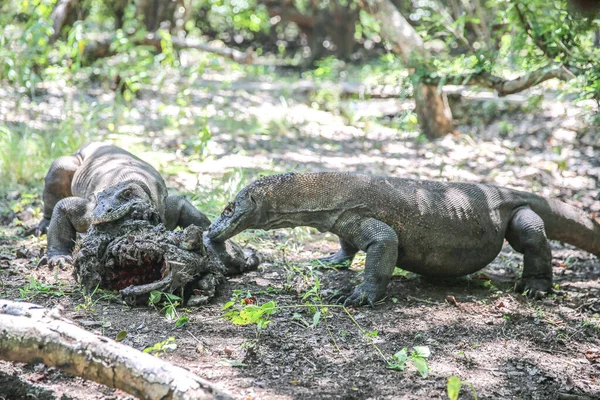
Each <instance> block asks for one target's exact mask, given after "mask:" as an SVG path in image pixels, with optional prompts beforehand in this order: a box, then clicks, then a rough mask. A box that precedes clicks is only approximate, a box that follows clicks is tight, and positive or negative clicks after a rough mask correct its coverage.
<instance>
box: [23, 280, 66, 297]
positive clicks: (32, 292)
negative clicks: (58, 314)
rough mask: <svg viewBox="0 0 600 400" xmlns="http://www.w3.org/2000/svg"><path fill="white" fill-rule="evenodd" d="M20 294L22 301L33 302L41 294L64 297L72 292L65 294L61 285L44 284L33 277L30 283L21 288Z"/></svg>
mask: <svg viewBox="0 0 600 400" xmlns="http://www.w3.org/2000/svg"><path fill="white" fill-rule="evenodd" d="M62 286H64V285H62ZM19 293H20V295H21V298H22V299H24V300H31V299H33V298H34V297H36V296H38V295H40V294H45V295H49V296H55V297H62V296H64V295H65V294H69V293H70V292H65V291H64V290H63V288H62V287H61V285H53V284H47V283H42V282H40V281H38V280H37V279H35V278H34V277H33V276H31V277H30V278H29V283H28V284H26V285H25V286H23V287H22V288H20V289H19Z"/></svg>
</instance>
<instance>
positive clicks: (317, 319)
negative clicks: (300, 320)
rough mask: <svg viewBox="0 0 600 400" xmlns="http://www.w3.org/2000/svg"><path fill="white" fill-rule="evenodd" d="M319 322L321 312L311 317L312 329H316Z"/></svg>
mask: <svg viewBox="0 0 600 400" xmlns="http://www.w3.org/2000/svg"><path fill="white" fill-rule="evenodd" d="M320 320H321V311H317V312H316V313H315V315H313V328H316V327H317V326H318V325H319V321H320Z"/></svg>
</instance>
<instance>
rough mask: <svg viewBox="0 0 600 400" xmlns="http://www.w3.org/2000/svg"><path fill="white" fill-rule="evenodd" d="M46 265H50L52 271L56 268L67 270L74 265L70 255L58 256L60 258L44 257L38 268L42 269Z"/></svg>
mask: <svg viewBox="0 0 600 400" xmlns="http://www.w3.org/2000/svg"><path fill="white" fill-rule="evenodd" d="M44 265H48V267H49V268H50V269H52V268H54V267H60V268H66V267H68V266H71V265H73V257H71V256H69V255H58V256H50V257H48V255H44V256H43V257H42V258H40V261H39V262H38V264H37V267H38V268H39V267H41V266H44Z"/></svg>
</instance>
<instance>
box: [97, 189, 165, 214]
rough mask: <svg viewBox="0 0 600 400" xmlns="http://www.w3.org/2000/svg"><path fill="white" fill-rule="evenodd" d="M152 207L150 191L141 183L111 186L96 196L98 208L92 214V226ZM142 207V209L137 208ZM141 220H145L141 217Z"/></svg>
mask: <svg viewBox="0 0 600 400" xmlns="http://www.w3.org/2000/svg"><path fill="white" fill-rule="evenodd" d="M145 205H147V206H148V207H146V209H149V208H150V207H152V198H151V197H150V193H149V190H148V189H145V188H144V187H143V185H142V184H141V183H139V182H122V183H119V184H117V185H115V186H111V187H109V188H107V189H104V190H103V191H101V192H99V193H98V194H97V195H96V206H95V207H94V211H93V212H92V225H98V224H103V223H106V222H112V221H116V220H118V219H120V218H123V217H124V216H126V215H127V214H129V213H130V212H132V211H133V209H134V208H140V209H142V210H143V209H144V208H145V207H144V206H145ZM135 206H141V207H135ZM140 217H141V219H144V218H143V217H142V216H140ZM157 222H158V221H157Z"/></svg>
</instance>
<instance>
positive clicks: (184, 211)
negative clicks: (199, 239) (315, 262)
mask: <svg viewBox="0 0 600 400" xmlns="http://www.w3.org/2000/svg"><path fill="white" fill-rule="evenodd" d="M190 225H196V226H199V227H201V228H202V230H203V231H205V230H207V229H208V227H209V226H210V220H209V219H208V217H207V216H206V215H204V214H202V213H201V212H200V211H199V210H198V209H197V208H196V207H194V206H193V205H192V204H191V203H190V202H189V201H187V199H186V198H185V197H183V196H168V197H167V199H166V201H165V227H166V228H167V229H169V230H172V229H175V228H176V227H178V226H180V227H181V228H187V227H188V226H190Z"/></svg>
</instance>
